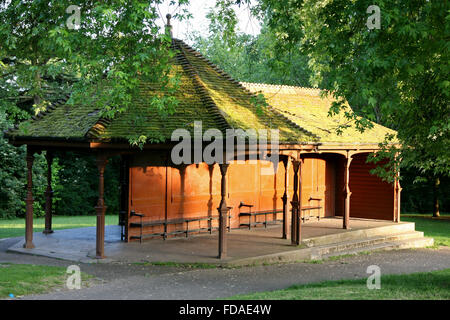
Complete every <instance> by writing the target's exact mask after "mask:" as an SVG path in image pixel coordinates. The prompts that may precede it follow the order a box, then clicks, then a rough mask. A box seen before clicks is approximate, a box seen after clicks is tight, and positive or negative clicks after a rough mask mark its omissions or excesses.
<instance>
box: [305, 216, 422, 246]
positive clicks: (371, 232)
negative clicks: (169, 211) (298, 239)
mask: <svg viewBox="0 0 450 320" xmlns="http://www.w3.org/2000/svg"><path fill="white" fill-rule="evenodd" d="M410 231H415V224H414V223H413V222H399V223H396V224H392V225H387V226H382V227H377V228H368V229H360V230H348V231H344V232H341V233H337V234H331V235H325V236H320V237H314V238H310V239H303V240H302V243H303V244H305V245H306V246H307V247H317V246H323V245H327V244H333V243H339V242H344V241H352V240H362V239H367V238H372V237H381V236H386V235H392V234H399V233H403V232H410Z"/></svg>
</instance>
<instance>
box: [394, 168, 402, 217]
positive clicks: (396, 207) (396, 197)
mask: <svg viewBox="0 0 450 320" xmlns="http://www.w3.org/2000/svg"><path fill="white" fill-rule="evenodd" d="M399 176H400V172H399V173H398V174H397V177H396V178H395V181H394V222H400V193H401V191H402V188H401V186H400V180H399Z"/></svg>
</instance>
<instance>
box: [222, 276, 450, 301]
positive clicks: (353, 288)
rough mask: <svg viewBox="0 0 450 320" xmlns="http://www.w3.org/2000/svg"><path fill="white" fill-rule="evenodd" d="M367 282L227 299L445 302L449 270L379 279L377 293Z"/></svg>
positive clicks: (449, 296) (301, 287) (329, 283)
mask: <svg viewBox="0 0 450 320" xmlns="http://www.w3.org/2000/svg"><path fill="white" fill-rule="evenodd" d="M366 281H367V279H357V280H341V281H325V282H320V283H314V284H307V285H296V286H292V287H289V288H287V289H284V290H276V291H268V292H259V293H252V294H248V295H237V296H233V297H230V298H229V299H239V300H247V299H255V300H303V299H306V300H307V299H312V300H330V299H331V300H335V299H339V300H398V299H401V300H411V299H417V300H438V299H441V300H448V299H450V269H446V270H442V271H433V272H423V273H412V274H406V275H386V276H381V288H380V289H379V290H376V289H373V290H369V289H367V285H366Z"/></svg>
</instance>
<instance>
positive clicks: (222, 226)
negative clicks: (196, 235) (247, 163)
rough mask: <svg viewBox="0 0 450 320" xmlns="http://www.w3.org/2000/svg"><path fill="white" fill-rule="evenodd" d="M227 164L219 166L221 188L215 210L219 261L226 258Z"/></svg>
mask: <svg viewBox="0 0 450 320" xmlns="http://www.w3.org/2000/svg"><path fill="white" fill-rule="evenodd" d="M228 166H229V164H227V163H224V164H219V167H220V174H221V175H222V180H221V187H220V195H221V200H220V205H219V208H217V210H218V211H219V259H223V258H226V256H227V233H226V226H227V214H228V207H227V201H226V194H227V178H226V175H227V170H228Z"/></svg>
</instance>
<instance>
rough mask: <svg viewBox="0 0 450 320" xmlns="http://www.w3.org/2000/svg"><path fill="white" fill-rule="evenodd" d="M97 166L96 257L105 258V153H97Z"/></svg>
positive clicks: (106, 160)
mask: <svg viewBox="0 0 450 320" xmlns="http://www.w3.org/2000/svg"><path fill="white" fill-rule="evenodd" d="M96 162H97V168H98V173H99V175H98V201H97V206H96V207H95V210H96V212H97V239H96V255H95V257H96V258H97V259H103V258H105V211H106V206H105V200H104V199H103V195H104V191H105V189H104V188H105V181H104V173H105V167H106V164H107V163H108V159H107V157H106V156H105V155H102V154H98V155H97V161H96Z"/></svg>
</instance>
